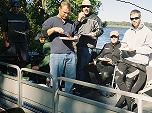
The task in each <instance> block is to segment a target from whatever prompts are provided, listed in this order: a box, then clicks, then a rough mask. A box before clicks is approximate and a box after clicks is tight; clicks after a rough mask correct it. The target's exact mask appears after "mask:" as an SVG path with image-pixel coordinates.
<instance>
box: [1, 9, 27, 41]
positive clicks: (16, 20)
mask: <svg viewBox="0 0 152 113" xmlns="http://www.w3.org/2000/svg"><path fill="white" fill-rule="evenodd" d="M29 29H30V25H29V22H28V19H27V17H26V15H25V14H23V13H18V14H14V13H13V12H8V13H6V14H4V16H3V18H2V32H7V34H8V41H11V42H26V41H27V39H26V35H24V34H21V33H18V31H19V32H24V31H26V30H29Z"/></svg>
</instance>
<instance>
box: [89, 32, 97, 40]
mask: <svg viewBox="0 0 152 113" xmlns="http://www.w3.org/2000/svg"><path fill="white" fill-rule="evenodd" d="M88 35H89V36H90V37H91V38H92V39H96V38H97V37H96V33H94V32H91V33H89V34H88Z"/></svg>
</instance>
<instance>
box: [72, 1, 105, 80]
mask: <svg viewBox="0 0 152 113" xmlns="http://www.w3.org/2000/svg"><path fill="white" fill-rule="evenodd" d="M81 8H82V12H80V13H79V15H78V18H77V20H76V21H75V24H76V26H77V29H78V35H79V38H80V39H79V42H78V43H77V58H78V62H77V79H78V80H81V81H85V73H84V70H83V68H84V66H86V65H88V64H89V62H90V60H91V56H92V48H95V47H96V43H97V39H98V37H99V36H101V35H102V34H103V28H102V22H101V20H100V18H99V17H98V16H97V15H95V14H93V13H92V12H91V10H92V8H93V6H92V4H91V2H90V1H89V0H83V2H82V5H81Z"/></svg>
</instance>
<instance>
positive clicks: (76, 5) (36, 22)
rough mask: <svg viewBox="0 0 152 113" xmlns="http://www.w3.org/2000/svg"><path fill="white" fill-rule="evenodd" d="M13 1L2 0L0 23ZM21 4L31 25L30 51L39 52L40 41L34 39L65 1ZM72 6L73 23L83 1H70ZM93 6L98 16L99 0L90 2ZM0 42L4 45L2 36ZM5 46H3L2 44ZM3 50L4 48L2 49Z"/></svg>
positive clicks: (22, 0) (53, 0) (35, 0)
mask: <svg viewBox="0 0 152 113" xmlns="http://www.w3.org/2000/svg"><path fill="white" fill-rule="evenodd" d="M11 1H12V0H0V4H3V5H1V7H0V23H1V18H2V15H3V14H4V13H6V12H7V11H9V10H10V2H11ZM19 1H20V3H21V12H23V13H25V14H26V15H27V17H28V19H29V22H30V25H31V31H30V33H29V34H28V35H27V37H28V41H29V49H30V51H37V50H38V49H39V47H40V46H39V43H38V41H35V40H34V37H35V36H36V34H37V33H38V31H40V30H41V27H42V24H43V22H44V21H45V20H46V19H47V18H49V17H52V16H54V15H57V14H58V7H59V5H60V3H61V2H62V1H63V0H33V3H32V4H30V5H29V4H27V3H26V0H19ZM68 1H69V2H70V4H71V6H72V9H71V15H70V19H72V20H73V21H74V20H75V19H76V18H77V15H78V13H79V12H80V11H81V8H80V6H81V3H82V0H68ZM90 1H91V3H92V4H93V12H94V13H95V14H98V9H99V7H100V5H101V4H102V3H101V2H100V1H98V0H90ZM0 42H1V43H2V42H3V41H2V36H0ZM1 45H3V44H1ZM1 48H2V47H1Z"/></svg>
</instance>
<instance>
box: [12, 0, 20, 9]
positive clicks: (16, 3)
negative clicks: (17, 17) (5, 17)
mask: <svg viewBox="0 0 152 113" xmlns="http://www.w3.org/2000/svg"><path fill="white" fill-rule="evenodd" d="M13 6H20V3H19V1H17V0H13V1H12V2H11V7H13Z"/></svg>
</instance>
